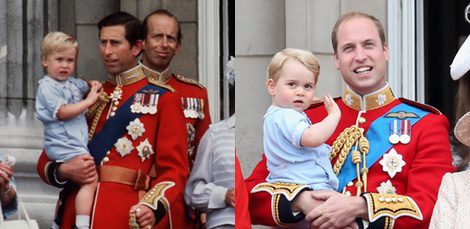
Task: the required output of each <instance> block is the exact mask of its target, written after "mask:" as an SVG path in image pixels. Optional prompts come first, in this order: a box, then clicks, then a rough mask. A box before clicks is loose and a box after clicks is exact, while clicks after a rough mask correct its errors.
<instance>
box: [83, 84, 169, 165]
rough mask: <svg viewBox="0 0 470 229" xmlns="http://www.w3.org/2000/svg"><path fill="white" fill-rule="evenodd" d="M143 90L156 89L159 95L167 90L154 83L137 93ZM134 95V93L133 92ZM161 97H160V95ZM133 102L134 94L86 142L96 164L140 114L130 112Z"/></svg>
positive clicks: (98, 163)
mask: <svg viewBox="0 0 470 229" xmlns="http://www.w3.org/2000/svg"><path fill="white" fill-rule="evenodd" d="M145 90H153V91H157V92H158V93H159V94H160V95H163V94H165V93H166V92H168V90H166V89H163V88H161V87H157V86H155V85H151V84H149V85H146V86H144V87H142V88H141V89H140V90H139V91H138V92H136V94H137V93H141V92H143V91H145ZM134 95H135V94H134ZM160 98H161V97H160ZM133 102H134V96H131V97H130V98H129V99H128V100H127V101H126V102H124V103H123V104H122V106H120V107H119V109H117V110H116V112H115V115H114V116H112V117H110V118H109V119H108V120H106V122H105V124H104V126H103V128H101V131H100V132H99V133H97V134H95V136H94V137H93V138H92V139H91V140H90V142H88V149H89V150H90V154H91V155H92V156H93V158H94V159H95V163H96V165H100V164H101V161H102V160H103V158H104V156H105V155H106V153H107V152H108V151H109V150H111V149H112V148H113V147H114V144H115V143H116V142H117V140H118V139H119V138H121V137H122V136H123V135H124V134H125V133H126V132H127V129H126V127H127V126H128V125H129V123H130V122H131V121H133V120H134V119H136V118H139V117H140V116H142V114H141V113H132V112H131V108H130V107H131V105H132V103H133Z"/></svg>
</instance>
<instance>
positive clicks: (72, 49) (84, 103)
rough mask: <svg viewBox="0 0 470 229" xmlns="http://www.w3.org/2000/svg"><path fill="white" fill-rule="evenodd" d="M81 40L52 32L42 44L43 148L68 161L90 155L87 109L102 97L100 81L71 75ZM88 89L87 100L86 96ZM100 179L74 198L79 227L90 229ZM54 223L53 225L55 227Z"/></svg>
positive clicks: (40, 116) (38, 97)
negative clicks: (88, 82) (43, 71)
mask: <svg viewBox="0 0 470 229" xmlns="http://www.w3.org/2000/svg"><path fill="white" fill-rule="evenodd" d="M77 55H78V43H77V41H76V40H75V39H74V38H73V37H72V36H70V35H68V34H65V33H62V32H51V33H49V34H47V35H46V36H45V37H44V40H43V41H42V44H41V62H42V65H43V66H44V67H45V68H46V69H47V75H46V76H44V77H43V78H42V79H41V80H40V81H39V87H38V90H37V94H36V116H37V118H38V119H39V120H40V121H41V122H42V123H43V124H44V148H45V151H46V153H47V156H48V157H49V158H50V159H51V160H56V161H69V160H71V159H72V158H74V157H76V156H79V155H83V154H89V152H88V148H87V144H88V126H87V122H86V119H85V111H86V110H87V109H88V107H89V106H91V105H93V104H94V103H95V102H96V101H97V100H98V98H99V92H98V90H99V89H100V88H101V84H100V83H99V82H97V81H90V86H91V89H89V87H88V84H87V82H85V81H83V80H81V79H77V78H74V77H71V75H72V74H73V72H74V70H75V64H76V58H77ZM88 91H89V93H88V95H87V96H86V98H85V99H83V97H84V95H86V93H87V92H88ZM96 185H97V180H95V182H93V183H90V184H83V185H82V186H81V188H80V191H79V192H78V194H77V197H76V200H75V206H76V209H75V211H76V223H75V224H76V227H77V228H79V229H82V228H89V222H90V213H91V208H92V204H93V198H94V193H95V189H96ZM54 227H55V226H53V228H54Z"/></svg>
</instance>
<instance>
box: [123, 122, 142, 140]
mask: <svg viewBox="0 0 470 229" xmlns="http://www.w3.org/2000/svg"><path fill="white" fill-rule="evenodd" d="M126 129H127V133H128V134H129V135H130V136H131V137H132V139H134V140H136V139H137V138H138V137H140V136H142V133H144V132H145V128H144V124H143V123H142V122H140V119H139V118H136V119H134V121H132V122H130V123H129V125H128V126H127V127H126Z"/></svg>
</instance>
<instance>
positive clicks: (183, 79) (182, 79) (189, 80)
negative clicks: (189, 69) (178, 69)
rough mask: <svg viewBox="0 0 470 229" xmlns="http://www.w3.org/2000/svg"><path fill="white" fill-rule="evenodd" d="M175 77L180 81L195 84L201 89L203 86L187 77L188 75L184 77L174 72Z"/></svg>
mask: <svg viewBox="0 0 470 229" xmlns="http://www.w3.org/2000/svg"><path fill="white" fill-rule="evenodd" d="M175 78H176V79H177V80H179V81H181V82H184V83H189V84H193V85H196V86H198V87H200V88H201V89H202V88H204V86H203V85H202V84H200V83H199V82H198V81H196V80H193V79H191V78H188V77H185V76H182V75H176V74H175Z"/></svg>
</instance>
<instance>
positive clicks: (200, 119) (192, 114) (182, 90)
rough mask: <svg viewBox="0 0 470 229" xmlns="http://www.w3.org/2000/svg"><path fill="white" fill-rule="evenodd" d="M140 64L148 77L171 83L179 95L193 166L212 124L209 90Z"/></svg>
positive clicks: (177, 76)
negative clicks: (200, 145)
mask: <svg viewBox="0 0 470 229" xmlns="http://www.w3.org/2000/svg"><path fill="white" fill-rule="evenodd" d="M140 64H141V65H142V66H143V68H144V70H145V74H146V75H147V76H148V77H151V78H153V79H155V80H159V81H162V82H163V83H166V84H168V85H170V86H171V87H172V88H173V89H175V90H176V92H177V94H178V95H179V97H180V98H179V100H180V101H181V108H182V109H183V113H184V116H185V119H186V127H187V129H188V156H189V158H190V166H191V168H192V164H193V163H194V160H195V159H196V150H197V147H198V145H199V141H200V140H201V138H202V136H203V135H204V133H206V130H207V129H208V128H209V125H210V124H211V117H210V114H209V100H208V99H207V90H206V88H205V87H204V86H202V85H201V84H199V83H198V82H197V81H195V80H193V79H190V78H186V77H184V76H181V75H175V74H171V73H166V72H165V73H162V74H163V75H162V74H159V73H157V72H155V71H153V70H152V69H150V68H148V67H146V66H145V65H143V64H142V63H140Z"/></svg>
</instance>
